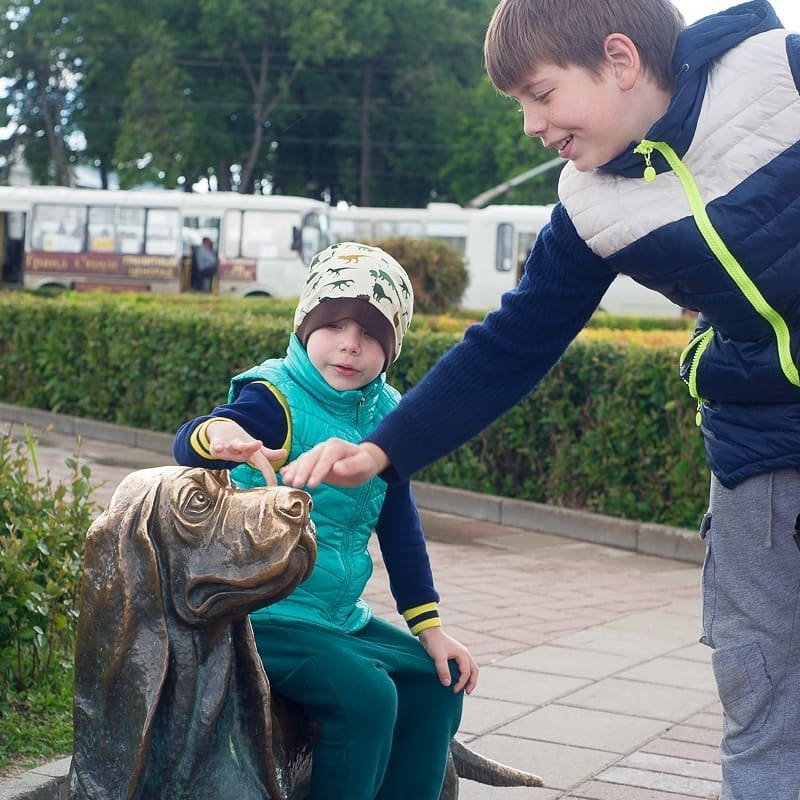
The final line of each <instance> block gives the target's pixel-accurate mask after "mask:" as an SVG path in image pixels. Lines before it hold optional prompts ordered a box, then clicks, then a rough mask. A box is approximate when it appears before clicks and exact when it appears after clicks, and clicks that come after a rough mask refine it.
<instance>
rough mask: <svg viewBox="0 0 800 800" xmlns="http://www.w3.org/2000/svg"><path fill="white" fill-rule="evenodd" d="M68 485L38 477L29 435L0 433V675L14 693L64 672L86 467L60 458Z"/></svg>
mask: <svg viewBox="0 0 800 800" xmlns="http://www.w3.org/2000/svg"><path fill="white" fill-rule="evenodd" d="M67 466H68V467H69V468H70V470H71V477H70V481H69V483H68V484H64V483H59V484H58V485H55V486H54V485H53V481H52V479H51V478H50V476H49V475H41V474H40V473H39V470H38V464H37V458H36V441H35V439H34V438H33V437H32V436H31V435H30V433H28V431H27V430H26V435H25V441H24V442H17V441H15V440H14V439H13V438H12V437H11V435H10V434H7V433H4V434H0V551H1V552H2V553H3V558H2V561H0V679H2V682H3V684H4V685H5V686H6V687H9V688H10V689H11V690H12V691H13V692H26V691H28V690H30V689H33V688H37V689H39V690H41V689H43V688H46V687H47V686H48V685H49V684H50V683H52V681H53V677H54V675H58V676H59V677H61V676H63V675H65V674H68V673H69V670H70V662H71V660H72V651H73V646H74V628H75V622H76V621H77V616H78V600H79V587H80V579H81V575H82V570H83V542H84V537H85V535H86V531H87V530H88V528H89V525H90V523H91V518H92V513H93V511H94V503H93V502H92V501H91V500H90V492H91V489H92V487H91V485H90V483H89V479H90V470H89V468H88V466H86V465H81V464H80V463H79V461H78V459H77V458H71V459H69V460H68V461H67Z"/></svg>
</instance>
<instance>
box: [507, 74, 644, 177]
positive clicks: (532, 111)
mask: <svg viewBox="0 0 800 800" xmlns="http://www.w3.org/2000/svg"><path fill="white" fill-rule="evenodd" d="M510 94H511V95H512V97H515V98H516V99H517V101H518V102H519V105H520V109H521V111H522V114H523V116H524V120H523V129H524V131H525V133H526V135H528V136H531V137H538V138H539V139H540V140H541V142H542V144H543V145H544V146H545V147H551V148H553V149H554V150H557V151H558V154H559V155H560V156H561V157H562V158H564V159H568V160H569V161H572V163H573V164H574V165H575V167H576V168H577V169H578V170H580V171H581V172H585V171H588V170H591V169H595V168H597V167H600V166H602V165H603V164H605V163H607V162H608V161H611V159H612V158H615V157H616V156H618V155H619V154H620V153H621V152H622V151H623V150H624V149H625V148H626V147H627V146H628V145H629V144H630V142H631V141H632V140H633V139H634V138H635V137H634V135H633V134H632V132H631V131H629V130H628V127H629V126H627V125H626V124H625V123H626V103H625V102H624V100H625V99H627V98H626V97H625V95H624V94H623V93H622V92H621V91H620V90H619V89H618V88H617V85H616V81H614V80H613V79H612V77H611V76H610V75H609V74H608V72H606V71H604V73H603V75H602V76H601V77H599V78H598V77H597V76H595V75H593V74H592V73H590V72H589V71H588V70H586V69H584V68H583V67H577V66H568V67H565V68H564V67H558V66H556V65H555V64H544V65H542V66H541V67H539V68H538V69H537V70H535V71H534V72H533V73H532V74H531V75H530V79H529V81H528V82H527V83H526V84H525V85H524V86H522V87H520V88H519V89H516V90H514V91H512V92H510Z"/></svg>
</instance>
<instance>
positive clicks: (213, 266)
mask: <svg viewBox="0 0 800 800" xmlns="http://www.w3.org/2000/svg"><path fill="white" fill-rule="evenodd" d="M218 265H219V259H218V258H217V254H216V253H215V252H214V243H213V242H212V241H211V239H210V238H209V237H208V236H204V237H203V243H202V244H201V245H200V246H199V247H196V248H195V251H194V268H195V271H196V288H198V289H199V290H200V291H201V292H210V291H211V287H212V285H213V280H214V275H216V273H217V266H218Z"/></svg>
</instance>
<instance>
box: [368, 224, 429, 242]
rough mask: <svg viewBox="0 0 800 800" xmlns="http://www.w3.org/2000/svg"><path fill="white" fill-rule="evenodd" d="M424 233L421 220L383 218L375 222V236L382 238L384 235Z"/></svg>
mask: <svg viewBox="0 0 800 800" xmlns="http://www.w3.org/2000/svg"><path fill="white" fill-rule="evenodd" d="M424 235H425V229H424V227H423V225H422V223H421V222H413V221H407V222H406V221H401V220H385V221H380V222H376V223H375V238H377V239H382V238H383V237H385V236H417V237H421V236H424Z"/></svg>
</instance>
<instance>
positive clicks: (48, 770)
mask: <svg viewBox="0 0 800 800" xmlns="http://www.w3.org/2000/svg"><path fill="white" fill-rule="evenodd" d="M71 761H72V758H71V757H69V756H67V757H66V758H59V759H57V760H56V761H49V762H48V763H47V764H42V765H41V766H39V767H36V768H35V769H32V770H29V771H28V772H23V773H22V775H17V776H16V777H14V778H5V779H0V800H67V776H68V775H69V765H70V762H71Z"/></svg>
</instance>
